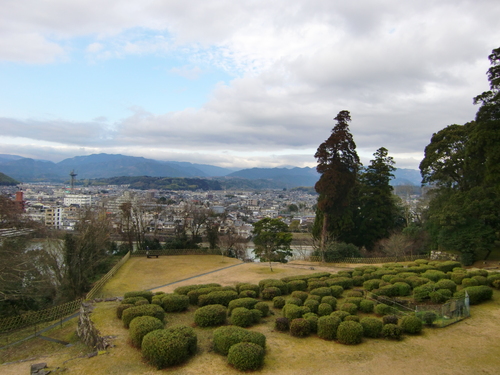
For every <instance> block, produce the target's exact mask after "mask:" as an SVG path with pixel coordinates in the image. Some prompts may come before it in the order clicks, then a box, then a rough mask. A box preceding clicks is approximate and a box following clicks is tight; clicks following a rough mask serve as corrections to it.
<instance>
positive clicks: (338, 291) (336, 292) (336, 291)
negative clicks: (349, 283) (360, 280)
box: [330, 285, 344, 298]
mask: <svg viewBox="0 0 500 375" xmlns="http://www.w3.org/2000/svg"><path fill="white" fill-rule="evenodd" d="M330 289H331V290H332V296H333V297H335V298H340V297H342V293H344V288H342V286H341V285H332V286H331V287H330Z"/></svg>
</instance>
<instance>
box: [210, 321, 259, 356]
mask: <svg viewBox="0 0 500 375" xmlns="http://www.w3.org/2000/svg"><path fill="white" fill-rule="evenodd" d="M240 342H253V343H254V344H257V345H260V346H261V347H262V348H263V349H265V348H266V336H264V335H263V334H262V333H260V332H253V331H249V330H246V329H245V328H241V327H236V326H223V327H219V328H217V329H215V330H214V336H213V344H214V350H215V351H216V352H217V353H219V354H222V355H227V354H228V352H229V348H231V346H233V345H235V344H238V343H240Z"/></svg>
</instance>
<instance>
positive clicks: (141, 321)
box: [129, 316, 164, 348]
mask: <svg viewBox="0 0 500 375" xmlns="http://www.w3.org/2000/svg"><path fill="white" fill-rule="evenodd" d="M163 327H164V324H163V322H162V321H161V320H159V319H157V318H154V317H152V316H138V317H137V318H134V319H133V320H132V321H131V322H130V330H129V335H130V341H131V342H132V345H134V346H135V347H137V348H140V347H141V344H142V339H143V338H144V336H146V335H147V334H148V333H149V332H152V331H155V330H157V329H163Z"/></svg>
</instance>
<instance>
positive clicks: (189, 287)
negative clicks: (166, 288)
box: [174, 283, 221, 295]
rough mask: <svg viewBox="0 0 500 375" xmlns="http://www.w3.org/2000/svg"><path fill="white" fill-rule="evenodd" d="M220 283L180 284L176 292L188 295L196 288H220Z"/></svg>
mask: <svg viewBox="0 0 500 375" xmlns="http://www.w3.org/2000/svg"><path fill="white" fill-rule="evenodd" d="M220 287H221V285H220V284H216V283H210V284H192V285H185V286H180V287H177V288H175V290H174V293H175V294H184V295H187V294H188V293H189V292H190V291H191V290H195V289H201V288H220Z"/></svg>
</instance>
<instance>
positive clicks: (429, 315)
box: [422, 311, 437, 326]
mask: <svg viewBox="0 0 500 375" xmlns="http://www.w3.org/2000/svg"><path fill="white" fill-rule="evenodd" d="M436 319H437V314H436V313H435V312H433V311H426V312H425V313H424V314H423V315H422V320H423V321H424V323H425V324H427V325H429V326H431V325H432V324H433V323H434V321H435V320H436Z"/></svg>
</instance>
